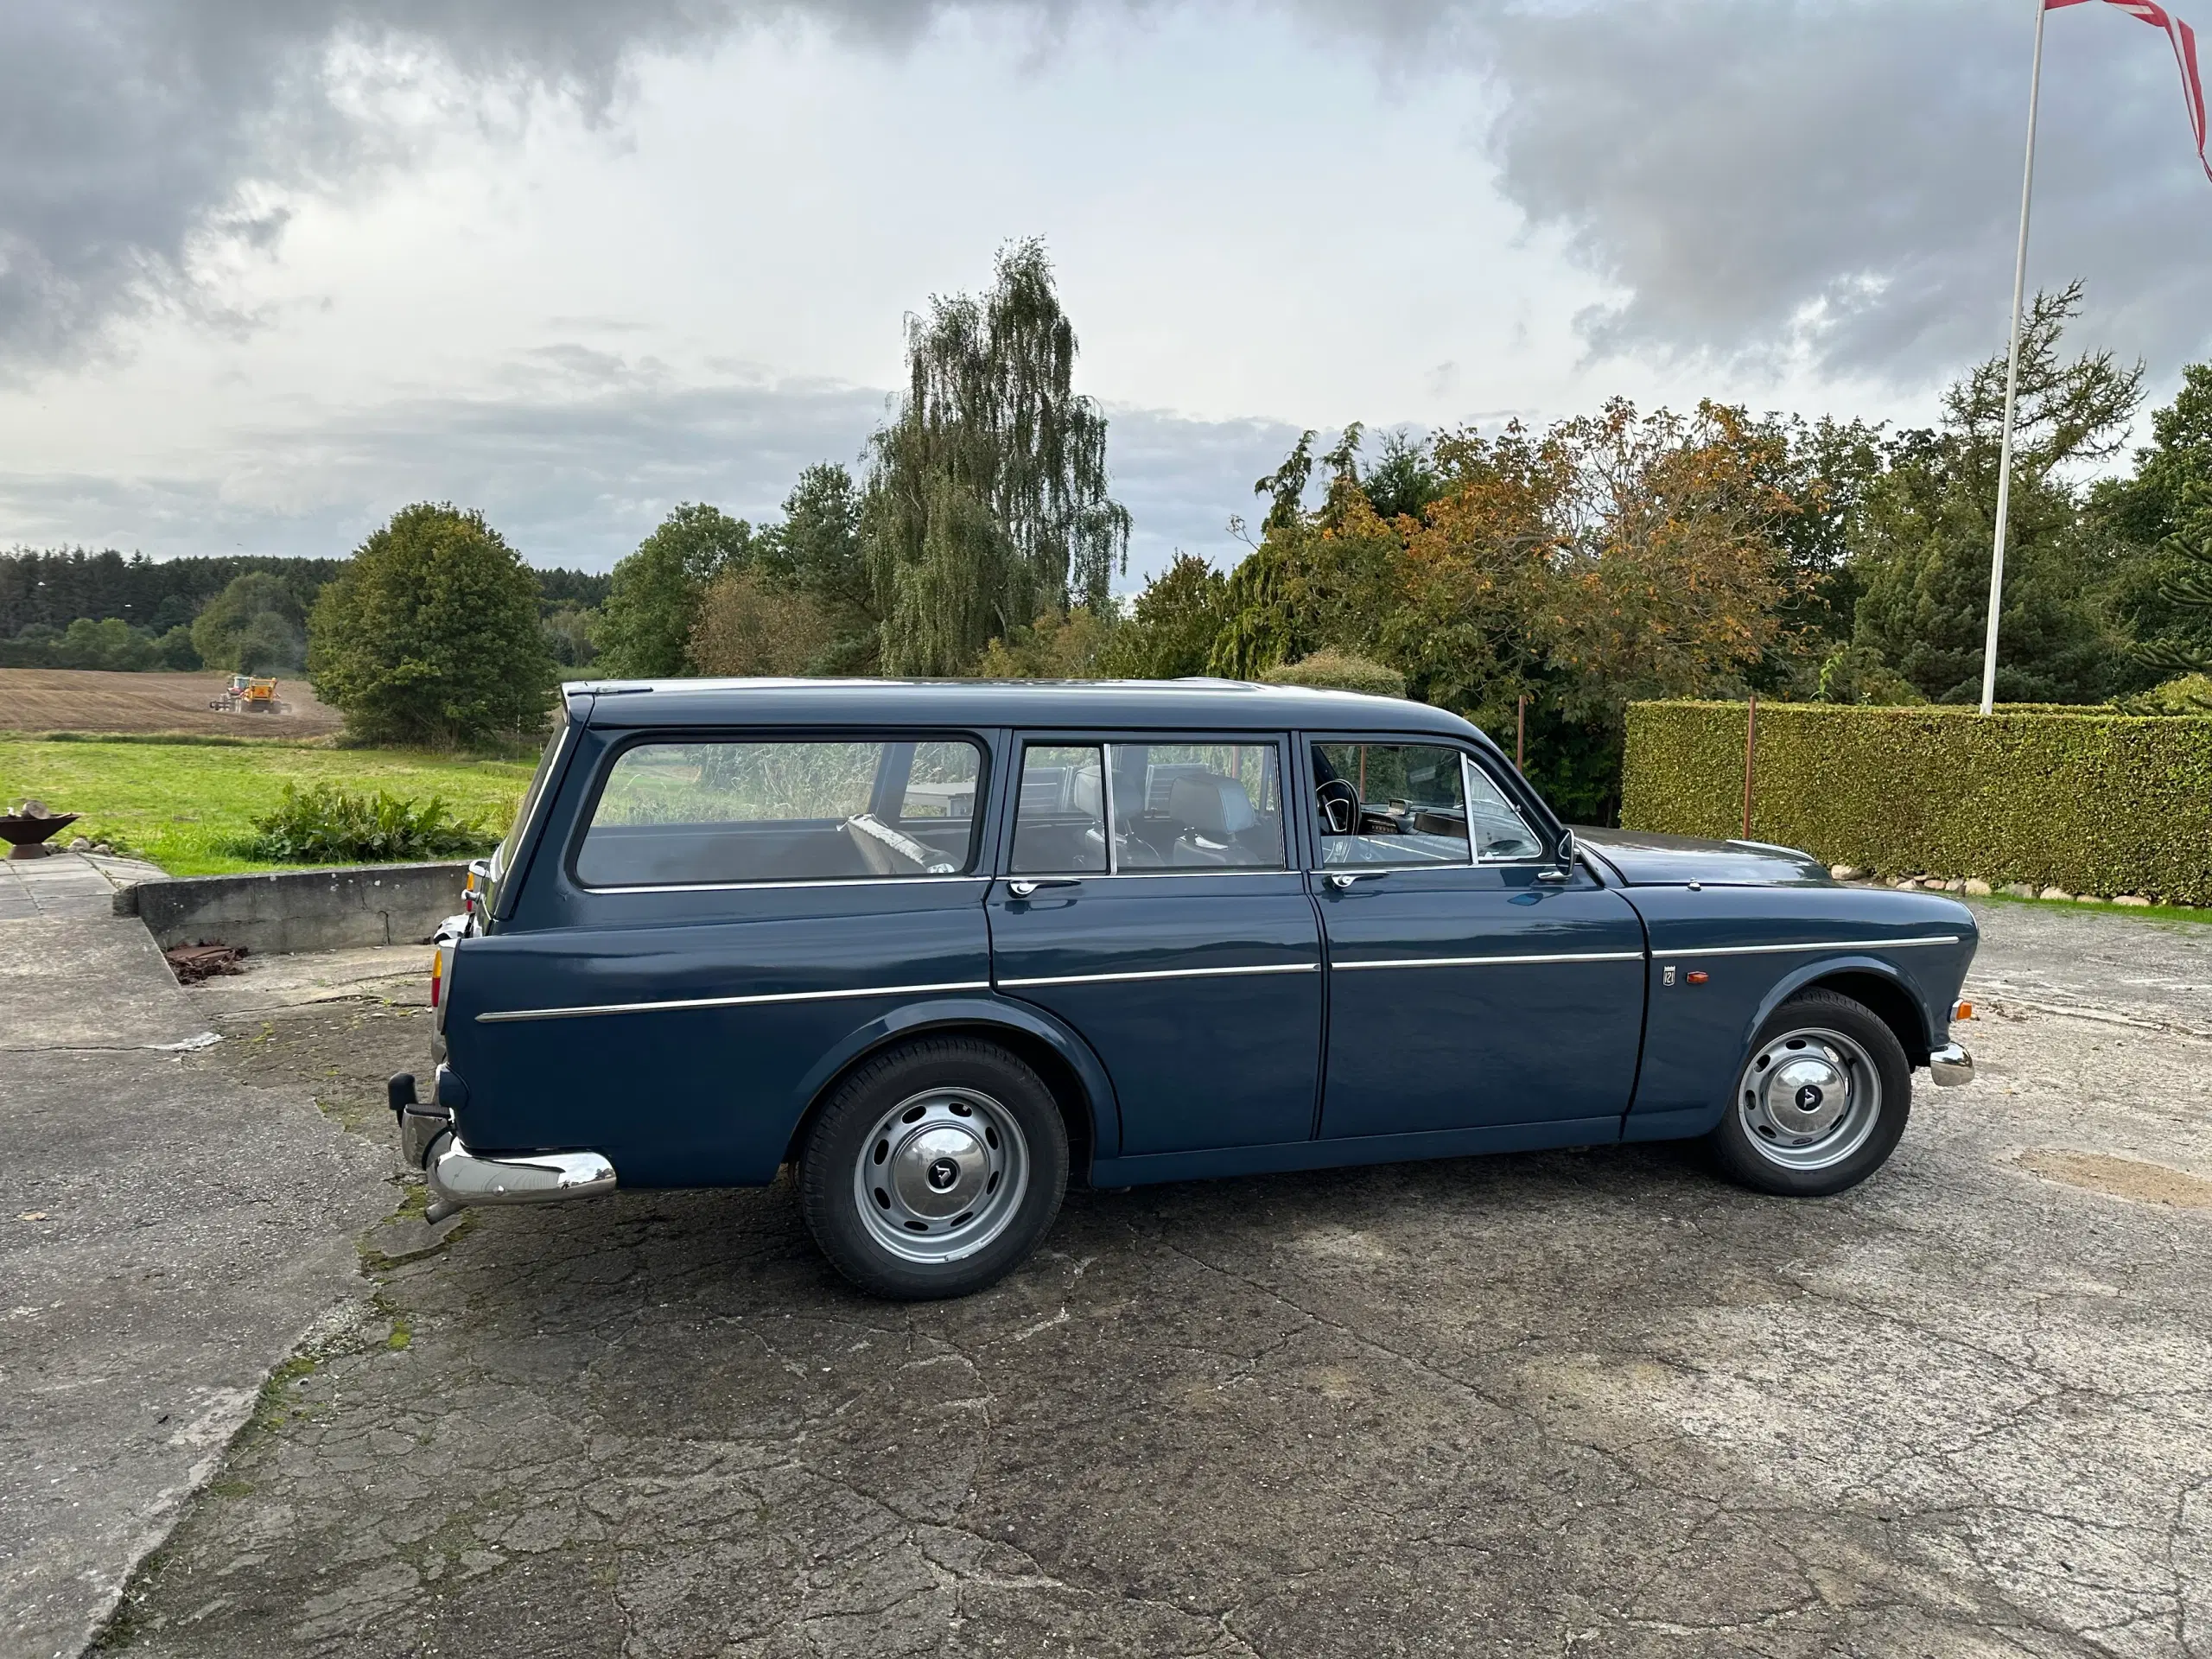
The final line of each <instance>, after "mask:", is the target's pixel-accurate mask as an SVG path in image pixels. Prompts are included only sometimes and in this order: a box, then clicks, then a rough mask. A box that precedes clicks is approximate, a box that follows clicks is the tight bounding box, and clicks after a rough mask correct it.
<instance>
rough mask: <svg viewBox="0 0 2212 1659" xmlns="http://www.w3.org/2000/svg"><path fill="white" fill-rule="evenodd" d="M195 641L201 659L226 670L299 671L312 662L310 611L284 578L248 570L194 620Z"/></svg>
mask: <svg viewBox="0 0 2212 1659" xmlns="http://www.w3.org/2000/svg"><path fill="white" fill-rule="evenodd" d="M192 645H193V649H194V650H195V651H197V652H199V653H200V661H201V662H203V663H205V664H207V666H208V667H209V668H213V669H219V670H221V671H224V672H226V673H233V674H292V673H296V672H298V671H299V670H300V669H301V668H302V667H304V666H305V665H306V663H307V654H308V641H307V612H306V610H305V609H304V608H303V607H302V606H301V604H300V601H299V596H298V594H295V593H294V592H293V591H292V588H291V585H290V584H289V582H285V581H284V580H283V578H282V577H280V576H277V575H274V574H273V573H271V572H269V571H266V570H249V571H247V572H246V573H245V575H239V576H234V577H232V580H231V582H230V583H229V585H228V586H227V587H226V588H224V589H223V591H222V592H221V593H219V594H216V595H215V597H214V598H213V599H211V600H209V601H207V608H206V609H205V610H203V611H201V612H200V614H199V615H198V616H197V617H196V618H194V620H193V624H192Z"/></svg>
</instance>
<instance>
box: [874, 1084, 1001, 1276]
mask: <svg viewBox="0 0 2212 1659" xmlns="http://www.w3.org/2000/svg"><path fill="white" fill-rule="evenodd" d="M1028 1185H1029V1143H1028V1141H1027V1140H1026V1139H1024V1138H1023V1135H1022V1133H1021V1128H1020V1125H1019V1124H1017V1123H1016V1122H1014V1116H1013V1115H1012V1114H1011V1113H1010V1112H1008V1111H1007V1109H1006V1108H1005V1107H1003V1106H1001V1105H1000V1104H999V1103H998V1102H997V1101H995V1100H993V1099H992V1098H991V1097H990V1096H988V1095H986V1094H982V1093H980V1092H979V1091H977V1090H972V1089H958V1088H951V1089H932V1090H928V1091H926V1092H925V1093H923V1094H918V1095H914V1096H909V1097H908V1098H907V1099H906V1100H902V1101H900V1102H899V1103H898V1104H897V1105H896V1106H894V1107H893V1108H892V1109H890V1110H889V1111H887V1112H886V1113H885V1114H884V1115H883V1116H882V1117H880V1119H878V1120H877V1122H876V1125H875V1127H874V1129H872V1130H871V1131H870V1132H869V1134H868V1139H867V1141H864V1142H863V1143H862V1144H861V1154H860V1159H859V1161H858V1162H857V1163H856V1164H855V1166H854V1170H853V1198H854V1200H855V1203H856V1204H857V1205H859V1207H860V1212H861V1219H862V1220H863V1221H865V1222H866V1223H867V1224H868V1232H869V1234H870V1236H872V1237H874V1240H875V1242H876V1243H878V1244H880V1245H881V1246H882V1247H883V1248H884V1249H887V1250H888V1251H890V1252H891V1254H892V1255H896V1256H898V1257H899V1258H900V1259H901V1260H903V1261H907V1262H957V1261H958V1260H959V1259H960V1258H961V1257H963V1256H966V1255H973V1254H974V1253H975V1252H976V1251H977V1250H980V1249H982V1248H983V1247H984V1246H985V1245H986V1244H988V1243H990V1242H991V1241H992V1240H993V1239H995V1238H996V1237H997V1236H999V1235H1000V1234H1001V1233H1002V1232H1004V1231H1005V1230H1006V1228H1007V1223H1009V1222H1010V1221H1012V1220H1013V1219H1014V1211H1016V1210H1018V1209H1019V1208H1020V1205H1021V1198H1022V1194H1023V1193H1024V1192H1027V1190H1028Z"/></svg>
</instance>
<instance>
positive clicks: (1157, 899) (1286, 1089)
mask: <svg viewBox="0 0 2212 1659" xmlns="http://www.w3.org/2000/svg"><path fill="white" fill-rule="evenodd" d="M1016 747H1017V751H1018V752H1017V753H1016V755H1015V757H1014V790H1013V791H1012V814H1011V816H1012V818H1013V823H1012V827H1011V832H1010V835H1009V836H1008V846H1007V856H1006V860H1005V863H1004V866H1003V868H1004V871H1005V874H1004V875H1003V876H1002V877H1001V880H998V881H997V882H995V884H994V885H993V887H992V889H991V896H990V899H989V903H988V912H989V916H990V925H991V963H992V976H993V980H994V982H995V986H996V988H997V989H998V990H999V991H1000V992H1001V994H1002V995H1007V996H1013V997H1019V998H1020V999H1022V1000H1024V1001H1029V1002H1033V1003H1035V1004H1036V1005H1037V1006H1038V1007H1042V1008H1045V1009H1046V1010H1048V1011H1049V1012H1051V1013H1052V1014H1055V1015H1057V1016H1058V1017H1059V1018H1060V1019H1061V1020H1064V1021H1065V1022H1066V1023H1067V1024H1068V1025H1069V1026H1071V1027H1074V1028H1075V1030H1077V1032H1079V1033H1081V1034H1082V1035H1083V1037H1084V1039H1085V1040H1087V1041H1088V1042H1089V1043H1090V1046H1091V1047H1092V1048H1093V1050H1095V1051H1096V1053H1097V1055H1098V1057H1099V1059H1100V1060H1101V1061H1102V1062H1103V1065H1105V1067H1106V1070H1107V1072H1108V1074H1109V1076H1110V1077H1111V1078H1112V1080H1113V1084H1114V1092H1115V1096H1116V1099H1117V1100H1118V1102H1119V1103H1120V1107H1121V1116H1122V1155H1123V1156H1124V1157H1125V1158H1126V1157H1143V1156H1146V1155H1150V1154H1164V1153H1187V1152H1197V1151H1203V1150H1207V1149H1211V1148H1216V1147H1252V1146H1262V1145H1272V1144H1277V1143H1281V1142H1284V1141H1306V1140H1307V1139H1309V1138H1310V1137H1311V1135H1312V1134H1313V1113H1314V1103H1315V1083H1316V1078H1317V1076H1318V1073H1319V1062H1320V1034H1321V952H1320V939H1319V928H1318V925H1317V924H1316V922H1315V919H1314V912H1313V904H1312V901H1311V900H1310V899H1308V898H1307V896H1306V884H1305V879H1304V877H1303V876H1302V875H1301V874H1300V873H1299V872H1298V871H1297V870H1295V869H1294V868H1292V867H1293V863H1294V861H1293V860H1292V859H1291V858H1290V856H1289V847H1290V842H1289V839H1288V834H1287V829H1288V825H1287V821H1286V820H1287V815H1286V813H1285V811H1284V810H1283V809H1284V804H1285V803H1284V797H1283V786H1282V779H1283V776H1284V773H1285V771H1286V767H1285V764H1284V761H1285V755H1284V739H1283V737H1282V734H1280V733H1269V734H1243V735H1235V734H1230V735H1225V736H1220V737H1211V736H1205V737H1196V736H1192V737H1186V736H1182V735H1175V736H1165V735H1142V736H1140V735H1129V736H1122V737H1109V736H1103V735H1083V734H1064V735H1049V734H1029V735H1027V736H1026V737H1025V738H1024V739H1022V741H1020V743H1019V744H1018V745H1017V746H1016Z"/></svg>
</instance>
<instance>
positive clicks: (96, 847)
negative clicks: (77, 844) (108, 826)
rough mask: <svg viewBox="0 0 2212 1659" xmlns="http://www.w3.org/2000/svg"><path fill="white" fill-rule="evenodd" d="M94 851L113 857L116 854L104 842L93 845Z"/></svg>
mask: <svg viewBox="0 0 2212 1659" xmlns="http://www.w3.org/2000/svg"><path fill="white" fill-rule="evenodd" d="M92 851H94V852H96V853H99V854H101V855H105V856H108V857H112V856H113V855H114V853H115V849H114V848H112V847H111V846H109V845H108V844H107V842H104V841H96V842H93V843H92Z"/></svg>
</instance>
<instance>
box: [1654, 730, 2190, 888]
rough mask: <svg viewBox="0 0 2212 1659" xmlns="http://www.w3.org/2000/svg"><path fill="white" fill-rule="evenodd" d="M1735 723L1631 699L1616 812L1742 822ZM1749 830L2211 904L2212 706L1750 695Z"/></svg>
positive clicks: (1735, 825)
mask: <svg viewBox="0 0 2212 1659" xmlns="http://www.w3.org/2000/svg"><path fill="white" fill-rule="evenodd" d="M1744 722H1745V706H1744V705H1743V704H1742V703H1740V702H1734V703H1729V702H1640V703H1635V704H1632V705H1630V709H1629V715H1628V755H1627V762H1626V766H1625V768H1624V778H1623V799H1622V805H1621V822H1622V823H1624V825H1626V826H1628V827H1629V828H1631V829H1663V830H1673V831H1675V832H1677V833H1680V834H1685V835H1694V836H1732V835H1735V834H1736V833H1738V830H1739V829H1740V828H1741V827H1742V811H1743V791H1744ZM1751 834H1752V836H1754V837H1755V838H1756V839H1758V840H1761V841H1770V842H1781V843H1783V844H1784V845H1787V846H1791V847H1802V848H1804V849H1806V850H1808V851H1809V852H1812V853H1814V854H1815V855H1818V856H1819V857H1821V858H1822V859H1824V860H1826V861H1828V862H1829V863H1832V864H1853V865H1857V866H1859V867H1861V868H1866V869H1872V870H1876V871H1879V872H1882V873H1884V874H1933V875H1942V876H1978V877H1980V878H1981V879H1983V880H1987V881H1990V882H1992V883H1993V884H1996V885H1999V886H2001V885H2005V884H2007V883H2011V882H2015V881H2024V882H2028V883H2031V884H2032V885H2034V886H2037V887H2044V886H2051V887H2063V888H2064V889H2065V890H2066V891H2067V892H2069V893H2099V894H2113V893H2144V894H2148V895H2152V896H2156V897H2160V898H2164V899H2168V900H2169V901H2171V902H2174V903H2179V904H2190V905H2203V904H2207V903H2212V717H2208V716H2197V717H2194V718H2192V717H2189V716H2169V717H2165V718H2157V717H2149V718H2145V717H2138V716H2131V715H2118V714H2113V713H2111V712H2108V711H2103V710H2093V711H2086V712H2084V711H2074V712H2066V713H2060V712H2053V711H2050V710H2048V709H2033V710H2031V709H2004V708H2000V709H1999V711H1998V712H1997V713H1996V714H1994V715H1989V716H1986V717H1984V716H1982V715H1979V714H1977V713H1975V712H1974V710H1973V709H1959V708H1950V707H1923V708H1915V709H1883V708H1869V707H1834V706H1829V705H1825V704H1787V703H1761V704H1760V705H1759V724H1758V757H1757V763H1756V767H1755V771H1754V775H1753V805H1752V813H1751Z"/></svg>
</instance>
